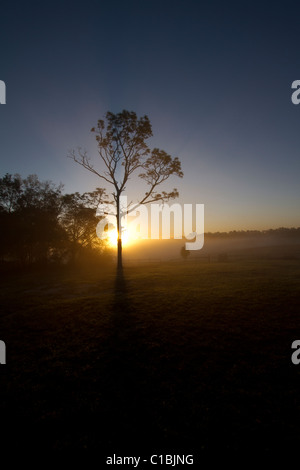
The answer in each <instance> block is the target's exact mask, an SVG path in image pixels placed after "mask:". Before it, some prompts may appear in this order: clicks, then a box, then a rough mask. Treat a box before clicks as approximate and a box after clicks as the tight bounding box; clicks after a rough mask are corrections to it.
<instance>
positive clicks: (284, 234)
mask: <svg viewBox="0 0 300 470" xmlns="http://www.w3.org/2000/svg"><path fill="white" fill-rule="evenodd" d="M270 236H272V237H278V238H297V239H299V238H300V227H292V228H286V227H279V228H277V229H268V230H261V231H260V230H232V231H230V232H213V233H212V232H207V233H205V238H206V239H217V238H223V239H232V238H251V237H253V238H256V237H260V238H266V237H270Z"/></svg>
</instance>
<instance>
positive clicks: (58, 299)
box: [0, 260, 300, 460]
mask: <svg viewBox="0 0 300 470" xmlns="http://www.w3.org/2000/svg"><path fill="white" fill-rule="evenodd" d="M299 287H300V265H299V261H297V260H277V261H272V260H269V261H263V262H258V261H247V260H244V261H236V262H228V263H223V264H222V263H211V264H205V263H203V262H198V263H196V262H195V263H193V262H187V263H169V264H160V265H157V266H136V267H128V268H125V269H124V275H123V276H116V273H115V271H114V270H113V269H107V268H106V269H104V268H103V270H102V269H101V268H100V269H99V271H97V270H93V272H91V271H78V272H76V271H73V272H71V271H66V270H65V271H60V272H56V271H51V272H48V273H42V272H31V273H28V272H27V273H21V272H20V273H18V274H16V273H10V274H6V275H5V276H3V279H2V289H1V298H0V304H1V317H0V322H1V323H0V339H2V340H4V341H5V343H6V346H7V365H6V366H4V367H1V404H0V411H1V424H2V433H3V435H2V436H1V442H2V445H3V446H9V447H10V448H12V449H15V450H19V449H22V448H26V450H27V451H28V450H29V451H32V452H33V453H34V452H35V450H36V449H37V448H38V449H39V450H44V451H49V450H51V451H52V450H59V449H63V450H67V451H71V450H74V449H87V450H96V451H97V453H98V456H99V460H100V459H101V458H102V457H103V456H105V455H109V453H116V454H119V455H140V454H141V452H146V453H147V454H148V455H151V454H153V453H160V452H170V453H172V454H177V453H180V452H181V453H182V452H194V453H197V455H201V454H202V453H203V454H204V453H205V452H206V451H213V452H225V451H229V452H232V453H235V452H238V451H247V452H249V451H250V452H251V453H252V454H253V452H258V451H264V452H266V453H268V452H269V453H270V454H274V453H275V452H277V451H281V450H285V451H286V450H289V449H293V448H295V447H297V446H298V445H299V443H300V429H299V422H300V397H299V380H300V365H299V366H296V365H294V364H292V362H291V354H292V350H291V343H292V342H293V341H294V340H295V339H300V320H299V307H300V296H299V290H300V289H299ZM103 458H104V457H103Z"/></svg>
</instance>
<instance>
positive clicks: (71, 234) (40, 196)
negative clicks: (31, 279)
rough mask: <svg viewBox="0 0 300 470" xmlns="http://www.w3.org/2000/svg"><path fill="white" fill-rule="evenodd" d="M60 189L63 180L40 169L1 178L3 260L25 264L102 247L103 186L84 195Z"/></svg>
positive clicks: (62, 258)
mask: <svg viewBox="0 0 300 470" xmlns="http://www.w3.org/2000/svg"><path fill="white" fill-rule="evenodd" d="M62 190H63V186H62V185H55V184H54V183H53V182H51V181H40V180H39V179H38V177H37V176H36V175H29V176H28V177H27V178H25V179H22V178H21V176H20V175H18V174H16V175H11V174H6V175H5V176H4V177H2V178H0V223H1V232H0V256H1V258H2V261H3V260H6V261H8V260H10V261H14V262H18V263H21V264H23V265H28V264H33V263H39V264H41V263H43V264H45V263H48V262H49V261H54V260H56V261H58V262H67V261H68V260H72V261H74V260H75V259H76V257H78V255H83V256H84V255H85V254H86V253H87V251H88V250H89V252H91V251H94V252H95V253H99V252H100V251H101V250H103V242H100V240H99V239H98V238H97V236H96V225H97V222H98V219H97V218H96V215H95V214H96V207H97V205H98V203H99V198H102V196H103V194H104V192H103V190H102V189H97V190H96V191H93V192H91V193H84V194H82V195H81V194H79V193H74V194H63V192H62Z"/></svg>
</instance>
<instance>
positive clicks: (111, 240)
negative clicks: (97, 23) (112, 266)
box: [107, 227, 139, 248]
mask: <svg viewBox="0 0 300 470" xmlns="http://www.w3.org/2000/svg"><path fill="white" fill-rule="evenodd" d="M107 235H108V237H107V239H108V244H109V246H110V247H112V248H116V247H117V245H118V231H117V229H116V228H114V229H111V230H108V232H107ZM138 239H139V237H138V236H137V235H136V234H135V233H133V231H132V230H130V227H127V229H126V230H123V233H122V246H129V245H132V244H134V243H135V242H136V241H137V240H138Z"/></svg>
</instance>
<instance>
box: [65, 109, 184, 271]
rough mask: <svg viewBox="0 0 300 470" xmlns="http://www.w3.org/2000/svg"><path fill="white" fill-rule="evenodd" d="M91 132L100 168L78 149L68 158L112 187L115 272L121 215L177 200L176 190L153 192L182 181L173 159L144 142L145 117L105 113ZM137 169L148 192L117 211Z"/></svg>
mask: <svg viewBox="0 0 300 470" xmlns="http://www.w3.org/2000/svg"><path fill="white" fill-rule="evenodd" d="M91 132H93V133H95V136H96V141H97V147H98V154H99V157H100V160H102V163H103V164H104V169H103V168H102V170H100V169H96V168H95V167H94V165H93V164H92V163H91V160H90V157H89V156H88V155H87V152H86V151H82V150H81V149H80V148H79V149H78V150H77V152H76V151H74V150H72V151H71V152H70V153H69V155H68V156H69V157H70V158H72V159H73V160H74V161H75V162H76V163H78V164H79V165H81V166H83V167H84V168H85V169H86V170H88V171H90V172H91V173H94V174H95V175H97V176H99V178H101V179H102V180H104V181H105V182H106V183H108V184H109V185H111V186H112V187H113V188H112V192H111V195H112V196H113V202H114V204H115V206H116V218H117V232H118V269H122V228H121V218H122V216H123V215H124V214H129V213H130V212H131V211H133V210H135V208H136V207H137V206H138V205H140V204H149V203H152V202H158V201H161V202H166V201H168V200H170V199H174V198H176V197H178V195H179V193H178V191H177V189H176V188H174V189H173V190H172V191H170V192H166V191H161V192H158V191H157V189H158V186H160V185H161V184H162V183H163V182H164V181H166V180H167V179H168V178H169V177H170V176H171V175H175V176H179V177H180V178H182V176H183V172H182V171H181V163H180V161H179V159H178V158H177V157H175V158H172V157H171V156H170V155H169V154H167V153H166V152H165V151H164V150H160V149H158V148H154V149H153V150H150V149H149V147H148V145H147V143H146V140H147V139H148V138H149V137H151V136H152V128H151V124H150V121H149V118H148V116H143V117H141V118H139V119H138V118H137V115H136V113H135V112H133V111H126V110H123V111H122V112H121V113H118V114H114V113H111V112H107V113H106V115H105V120H102V119H99V120H98V124H97V127H93V128H92V129H91ZM137 170H139V171H140V173H139V174H138V176H139V177H140V178H142V179H143V180H144V181H145V182H146V183H147V185H148V190H147V191H146V193H145V194H144V195H143V196H142V197H141V198H140V200H139V201H138V202H137V203H136V204H135V205H134V206H132V203H129V204H128V206H127V207H125V208H124V207H122V208H121V207H120V197H121V195H122V193H123V192H124V191H125V189H126V185H127V183H128V181H129V180H130V178H131V176H132V175H133V173H134V172H136V171H137Z"/></svg>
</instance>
